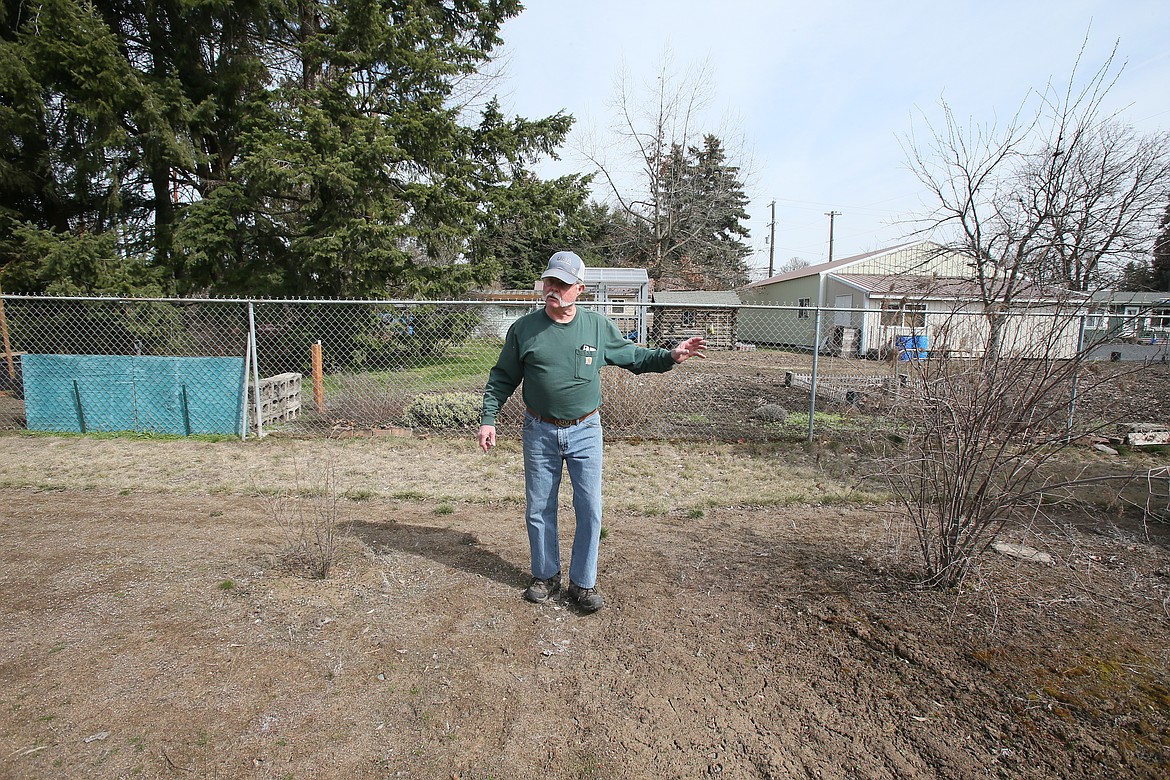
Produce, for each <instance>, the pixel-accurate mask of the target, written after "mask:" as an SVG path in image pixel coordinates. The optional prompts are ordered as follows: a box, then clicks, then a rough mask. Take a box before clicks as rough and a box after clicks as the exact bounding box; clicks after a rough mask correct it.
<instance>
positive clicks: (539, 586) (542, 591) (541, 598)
mask: <svg viewBox="0 0 1170 780" xmlns="http://www.w3.org/2000/svg"><path fill="white" fill-rule="evenodd" d="M560 590H561V574H560V572H557V573H556V574H554V575H553V576H551V577H549V578H548V579H545V580H542V579H539V578H537V577H533V578H532V582H530V583H528V588H527V589H526V590H525V591H524V598H526V599H528V600H529V601H531V602H532V603H533V604H543V603H544V602H546V601H548V600H549V599H550V598H552V597H553V596H555V595H557V593H559V592H560Z"/></svg>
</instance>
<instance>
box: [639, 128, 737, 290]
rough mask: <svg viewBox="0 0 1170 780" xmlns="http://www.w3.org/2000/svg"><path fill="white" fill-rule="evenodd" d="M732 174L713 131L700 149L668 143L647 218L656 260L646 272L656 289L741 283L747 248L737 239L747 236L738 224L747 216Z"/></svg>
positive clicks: (734, 285) (721, 286) (722, 285)
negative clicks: (652, 234) (654, 244)
mask: <svg viewBox="0 0 1170 780" xmlns="http://www.w3.org/2000/svg"><path fill="white" fill-rule="evenodd" d="M738 172H739V169H738V168H736V167H734V166H731V165H728V164H727V158H726V155H725V154H724V152H723V148H722V144H721V142H720V141H719V139H718V138H717V137H715V136H713V135H710V134H708V135H706V136H704V138H703V146H702V147H701V148H699V147H694V146H692V147H690V148H688V149H687V150H686V151H685V152H684V151H683V149H682V147H681V146H679V145H678V144H675V145H673V146H672V147H671V149H670V152H669V154H668V155H667V156H666V158H665V162H664V164H663V171H662V174H661V175H660V176H659V177H657V182H658V185H659V192H658V193H657V197H656V198H655V201H654V203H653V204H652V206H651V208H652V209H653V213H652V218H651V219H648V220H647V221H648V222H649V223H650V224H651V225H652V227H653V229H654V230H655V234H654V236H653V241H654V242H655V243H656V244H657V251H656V252H655V255H654V256H655V257H656V258H657V259H658V262H657V263H655V264H653V265H652V267H651V271H650V275H651V277H653V278H655V279H658V280H659V282H658V283H659V286H660V287H661V288H671V287H675V288H678V287H682V288H692V287H701V288H707V289H730V288H735V287H738V286H741V285H743V284H746V283H747V278H748V273H747V263H746V262H745V260H746V258H747V257H748V256H749V255H750V254H751V248H750V247H748V246H747V245H746V244H744V243H743V242H742V241H741V240H740V239H741V238H746V237H747V236H748V235H749V233H748V230H747V228H746V227H745V226H744V225H743V224H742V222H741V220H744V219H748V214H747V211H746V210H745V207H746V206H747V196H746V195H745V194H744V191H743V185H742V184H741V183H740V181H739V179H738Z"/></svg>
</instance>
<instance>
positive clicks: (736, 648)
mask: <svg viewBox="0 0 1170 780" xmlns="http://www.w3.org/2000/svg"><path fill="white" fill-rule="evenodd" d="M345 511H346V513H347V514H348V516H349V518H350V519H351V520H352V521H353V525H352V535H351V536H350V537H348V539H346V540H345V543H344V544H343V546H342V549H341V551H340V553H339V556H338V559H337V561H336V564H335V565H334V567H333V569H332V571H331V572H330V574H329V576H328V577H327V578H326V579H324V580H311V579H306V578H304V577H302V576H298V575H297V574H295V573H293V572H291V571H289V570H288V569H287V568H286V567H284V566H283V565H282V564H281V562H280V555H279V553H280V551H281V548H282V544H283V541H282V539H281V536H280V534H279V533H278V532H277V530H276V528H275V527H274V525H273V523H272V520H271V519H270V517H269V515H268V513H267V511H266V509H265V504H264V503H263V502H262V501H261V500H260V499H252V498H240V497H232V496H205V497H198V496H196V497H191V496H174V495H166V496H163V495H149V494H146V495H141V494H131V495H112V494H105V493H99V492H65V491H61V492H48V493H46V492H39V493H38V492H33V491H25V490H13V489H7V490H0V532H2V533H3V538H4V539H5V544H4V545H3V546H0V621H2V624H3V626H4V634H5V640H4V642H3V644H2V645H0V679H2V680H3V683H4V684H3V685H2V686H0V741H2V745H0V775H2V776H4V777H6V778H44V777H56V778H80V777H111V778H113V777H141V778H164V777H165V778H175V777H201V778H210V777H233V778H234V777H255V778H307V777H344V778H389V777H417V778H460V779H461V780H471V779H472V778H479V779H482V780H486V778H505V777H506V778H512V779H513V780H537V779H538V778H540V779H544V778H566V779H568V778H631V777H656V778H696V777H703V776H715V775H724V776H727V777H735V778H791V777H825V778H854V777H866V778H911V779H913V778H922V779H923V780H925V779H926V778H983V777H1005V778H1050V777H1051V778H1100V777H1111V778H1155V777H1157V778H1161V777H1165V771H1166V766H1167V763H1168V761H1170V736H1168V734H1170V691H1168V688H1167V685H1168V678H1167V669H1168V667H1167V661H1168V658H1167V654H1168V652H1170V650H1168V648H1170V644H1168V642H1167V639H1168V638H1170V612H1168V604H1170V551H1168V547H1167V541H1168V539H1167V536H1168V535H1167V534H1165V533H1162V534H1161V536H1160V537H1158V536H1155V537H1154V538H1149V539H1147V538H1146V537H1144V536H1142V534H1141V532H1142V529H1141V528H1138V527H1134V528H1126V527H1118V526H1116V525H1111V524H1103V525H1099V524H1094V523H1090V524H1088V525H1087V526H1085V527H1083V528H1075V527H1071V526H1068V527H1055V526H1054V527H1050V528H1044V529H1034V530H1032V531H1031V532H1029V533H1028V534H1020V533H1017V534H1009V535H1008V538H1009V539H1010V540H1012V541H1015V542H1019V543H1023V544H1027V545H1030V546H1032V547H1035V548H1037V549H1040V550H1042V551H1044V552H1047V553H1049V554H1050V555H1051V556H1053V559H1054V561H1055V563H1054V564H1053V565H1048V566H1043V565H1038V564H1035V563H1029V562H1025V561H1021V560H1019V559H1016V558H1011V557H1007V556H1002V555H996V554H988V555H985V556H984V557H983V558H982V559H980V564H979V569H978V571H977V572H976V573H975V575H974V576H973V578H972V580H971V582H970V584H969V585H968V587H967V588H966V589H964V590H963V591H962V592H936V591H922V590H917V589H915V588H914V587H912V584H911V578H912V574H911V571H912V569H911V567H910V566H909V560H910V559H909V557H908V556H910V555H912V553H913V540H912V539H911V538H907V537H906V536H905V535H904V533H903V531H902V530H900V528H901V525H900V523H898V522H897V521H896V518H895V515H894V514H892V513H891V512H887V511H886V510H884V509H882V508H880V507H868V508H858V509H840V510H838V509H833V508H812V507H790V508H783V509H780V508H773V509H762V508H738V509H726V510H717V511H710V512H707V513H700V512H697V511H693V512H690V513H688V514H686V515H672V516H662V515H654V514H626V515H616V516H615V515H611V516H609V517H608V518H607V521H606V525H607V528H608V535H607V537H606V539H605V540H604V541H603V543H602V550H601V562H600V569H601V571H600V576H601V578H600V585H601V587H602V589H603V592H604V593H605V595H606V597H607V599H608V605H607V606H606V608H605V609H603V610H602V611H600V612H598V613H596V614H594V615H582V614H579V613H578V612H577V611H576V610H575V609H574V608H572V607H571V606H570V605H568V604H567V603H565V602H564V601H556V602H555V603H550V604H547V605H542V606H535V605H532V604H528V603H526V602H525V601H523V600H522V598H521V589H522V588H523V587H524V585H525V583H526V581H527V564H528V550H527V540H526V536H525V532H524V526H523V521H522V519H521V512H520V510H519V509H518V508H517V507H515V506H504V507H489V506H484V505H482V504H481V505H467V506H456V507H455V511H454V512H453V513H451V514H444V513H442V511H436V508H435V507H432V506H429V505H424V504H419V503H412V502H403V501H387V502H363V503H346V504H345ZM443 511H445V510H443ZM565 514H567V515H569V518H567V519H566V527H564V528H562V539H564V540H568V539H570V538H571V512H566V513H565ZM1152 530H1153V531H1154V532H1158V531H1163V530H1164V529H1160V528H1153V529H1152ZM566 555H567V550H566Z"/></svg>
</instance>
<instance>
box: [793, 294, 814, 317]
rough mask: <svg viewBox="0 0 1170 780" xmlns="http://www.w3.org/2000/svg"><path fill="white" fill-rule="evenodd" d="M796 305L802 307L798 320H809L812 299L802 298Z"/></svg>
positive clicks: (797, 314) (797, 315) (798, 313)
mask: <svg viewBox="0 0 1170 780" xmlns="http://www.w3.org/2000/svg"><path fill="white" fill-rule="evenodd" d="M796 305H797V306H799V307H800V311H798V312H796V319H798V320H807V319H808V316H809V313H808V310H809V307H810V306H812V298H801V299H800V300H799V301H797V302H796Z"/></svg>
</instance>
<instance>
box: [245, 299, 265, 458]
mask: <svg viewBox="0 0 1170 780" xmlns="http://www.w3.org/2000/svg"><path fill="white" fill-rule="evenodd" d="M248 347H249V349H251V352H252V398H253V400H254V401H255V403H256V438H257V439H263V438H264V414H263V410H262V408H261V406H260V356H259V355H258V354H257V353H256V313H255V311H254V310H253V307H252V301H248Z"/></svg>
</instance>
